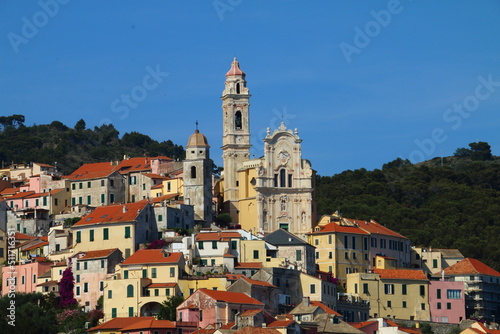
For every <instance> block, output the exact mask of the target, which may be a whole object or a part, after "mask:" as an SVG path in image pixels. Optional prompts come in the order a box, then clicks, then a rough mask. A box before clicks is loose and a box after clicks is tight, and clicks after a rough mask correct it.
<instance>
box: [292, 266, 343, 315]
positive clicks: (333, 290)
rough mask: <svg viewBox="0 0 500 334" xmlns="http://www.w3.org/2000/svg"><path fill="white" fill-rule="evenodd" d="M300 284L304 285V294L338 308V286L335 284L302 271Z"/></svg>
mask: <svg viewBox="0 0 500 334" xmlns="http://www.w3.org/2000/svg"><path fill="white" fill-rule="evenodd" d="M300 286H301V287H302V296H307V297H309V298H310V300H314V301H320V302H322V303H323V304H325V305H326V306H328V307H330V308H334V309H335V308H336V306H337V286H336V285H335V284H333V283H331V282H328V281H324V280H322V279H320V278H318V277H315V276H311V275H308V274H306V273H302V272H301V273H300Z"/></svg>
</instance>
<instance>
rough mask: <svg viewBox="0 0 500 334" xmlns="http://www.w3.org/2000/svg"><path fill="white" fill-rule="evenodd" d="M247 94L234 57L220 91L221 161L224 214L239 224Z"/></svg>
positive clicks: (247, 123) (247, 145)
mask: <svg viewBox="0 0 500 334" xmlns="http://www.w3.org/2000/svg"><path fill="white" fill-rule="evenodd" d="M250 96H251V95H250V92H249V90H248V88H247V85H246V81H245V72H243V71H242V70H241V69H240V64H239V63H238V60H236V58H234V60H233V62H232V63H231V68H230V69H229V71H228V72H227V73H226V81H225V86H224V91H223V92H222V97H221V99H222V120H223V123H222V128H223V134H222V152H223V154H222V157H223V159H224V211H226V212H228V213H230V214H231V217H232V219H233V222H238V196H239V195H238V186H239V185H238V174H237V171H238V169H239V168H240V167H241V165H242V164H243V162H244V161H247V160H249V159H250V147H251V145H250V115H249V106H250Z"/></svg>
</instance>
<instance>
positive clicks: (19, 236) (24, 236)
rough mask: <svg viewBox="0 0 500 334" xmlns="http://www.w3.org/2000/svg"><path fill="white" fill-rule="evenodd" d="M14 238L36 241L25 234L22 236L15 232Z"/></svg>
mask: <svg viewBox="0 0 500 334" xmlns="http://www.w3.org/2000/svg"><path fill="white" fill-rule="evenodd" d="M14 238H15V239H16V240H33V239H36V237H33V236H31V235H27V234H24V233H21V232H16V234H14Z"/></svg>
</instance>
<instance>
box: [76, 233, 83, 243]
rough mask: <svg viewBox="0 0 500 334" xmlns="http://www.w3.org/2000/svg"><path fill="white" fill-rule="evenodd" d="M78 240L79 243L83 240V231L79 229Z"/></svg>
mask: <svg viewBox="0 0 500 334" xmlns="http://www.w3.org/2000/svg"><path fill="white" fill-rule="evenodd" d="M76 242H77V243H80V242H82V231H77V232H76Z"/></svg>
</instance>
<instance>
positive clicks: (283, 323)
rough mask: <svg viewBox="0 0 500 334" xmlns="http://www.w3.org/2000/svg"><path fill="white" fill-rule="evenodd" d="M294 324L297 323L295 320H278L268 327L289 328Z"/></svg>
mask: <svg viewBox="0 0 500 334" xmlns="http://www.w3.org/2000/svg"><path fill="white" fill-rule="evenodd" d="M294 323H295V321H294V320H281V321H279V320H276V321H273V322H271V323H270V324H269V325H267V327H288V326H290V325H292V324H294Z"/></svg>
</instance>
